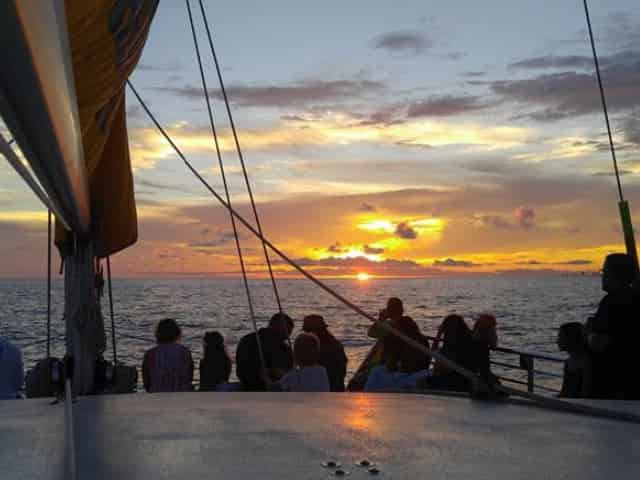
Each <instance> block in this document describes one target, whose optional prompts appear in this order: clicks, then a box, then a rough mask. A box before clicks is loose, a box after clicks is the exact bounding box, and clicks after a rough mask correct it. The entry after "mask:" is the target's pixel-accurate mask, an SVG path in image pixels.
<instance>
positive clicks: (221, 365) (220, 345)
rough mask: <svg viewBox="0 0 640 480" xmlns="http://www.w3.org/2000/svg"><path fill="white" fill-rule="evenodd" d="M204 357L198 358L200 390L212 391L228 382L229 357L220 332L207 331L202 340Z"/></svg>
mask: <svg viewBox="0 0 640 480" xmlns="http://www.w3.org/2000/svg"><path fill="white" fill-rule="evenodd" d="M202 346H203V348H204V357H203V358H202V360H200V391H201V392H213V391H216V390H217V388H218V386H219V385H221V384H224V383H227V382H229V376H230V375H231V358H229V354H228V353H227V349H226V347H225V346H224V337H223V336H222V335H221V334H220V332H207V333H205V335H204V338H203V340H202Z"/></svg>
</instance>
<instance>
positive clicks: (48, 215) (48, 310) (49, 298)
mask: <svg viewBox="0 0 640 480" xmlns="http://www.w3.org/2000/svg"><path fill="white" fill-rule="evenodd" d="M49 358H51V209H50V208H49V209H48V210H47V359H49Z"/></svg>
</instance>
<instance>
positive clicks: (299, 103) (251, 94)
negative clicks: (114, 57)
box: [155, 79, 387, 108]
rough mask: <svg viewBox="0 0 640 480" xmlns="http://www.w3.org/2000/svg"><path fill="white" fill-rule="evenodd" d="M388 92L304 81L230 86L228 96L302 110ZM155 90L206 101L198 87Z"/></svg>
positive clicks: (366, 85)
mask: <svg viewBox="0 0 640 480" xmlns="http://www.w3.org/2000/svg"><path fill="white" fill-rule="evenodd" d="M386 89H387V86H386V85H385V84H384V83H382V82H379V81H375V80H367V79H343V80H304V81H299V82H292V83H289V84H285V85H230V86H229V87H227V94H228V96H229V100H230V101H231V102H233V103H236V104H238V105H242V106H246V107H263V108H264V107H267V108H285V107H297V108H302V107H310V106H314V105H318V104H326V103H331V102H339V101H342V100H354V99H358V98H363V97H366V96H368V95H372V94H376V95H379V94H380V93H383V92H384V91H385V90H386ZM155 90H156V91H161V92H167V93H171V94H174V95H177V96H179V97H181V98H184V99H187V100H201V99H203V93H202V88H200V87H198V86H192V85H186V86H182V87H173V86H163V87H156V88H155ZM210 94H211V95H212V96H214V97H216V98H222V95H221V93H220V91H219V90H216V89H212V90H211V91H210Z"/></svg>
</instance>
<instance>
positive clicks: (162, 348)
mask: <svg viewBox="0 0 640 480" xmlns="http://www.w3.org/2000/svg"><path fill="white" fill-rule="evenodd" d="M181 337H182V330H181V329H180V327H179V326H178V324H177V323H176V321H175V320H174V319H172V318H166V319H164V320H160V322H158V327H157V328H156V342H157V343H158V345H157V346H155V347H153V348H152V349H150V350H148V351H147V352H146V353H145V354H144V360H143V362H142V380H143V383H144V389H145V390H146V391H147V392H150V393H156V392H189V391H192V390H193V359H192V357H191V352H190V351H189V349H188V348H187V347H185V346H184V345H181V344H180V343H179V341H180V338H181Z"/></svg>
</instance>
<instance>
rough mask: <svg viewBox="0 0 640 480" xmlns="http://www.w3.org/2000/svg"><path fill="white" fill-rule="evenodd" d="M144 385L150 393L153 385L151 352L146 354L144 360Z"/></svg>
mask: <svg viewBox="0 0 640 480" xmlns="http://www.w3.org/2000/svg"><path fill="white" fill-rule="evenodd" d="M142 385H143V386H144V389H145V390H146V391H147V392H148V391H149V386H150V385H151V375H150V373H149V352H147V353H145V354H144V359H143V360H142Z"/></svg>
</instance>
